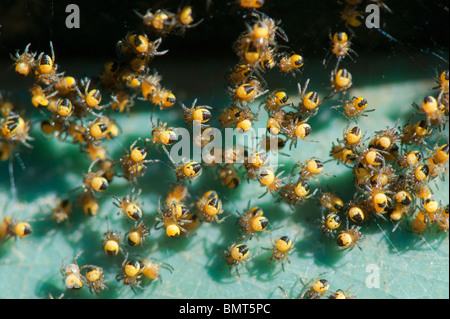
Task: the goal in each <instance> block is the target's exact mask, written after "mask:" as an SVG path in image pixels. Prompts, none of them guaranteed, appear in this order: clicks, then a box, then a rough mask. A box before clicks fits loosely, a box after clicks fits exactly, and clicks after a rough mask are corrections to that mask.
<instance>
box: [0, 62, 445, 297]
mask: <svg viewBox="0 0 450 319" xmlns="http://www.w3.org/2000/svg"><path fill="white" fill-rule="evenodd" d="M381 61H382V60H381ZM317 64H318V63H316V64H315V65H317ZM311 65H314V64H313V62H312V63H311ZM356 65H358V64H355V67H354V69H355V74H356V75H355V74H354V81H355V86H354V88H353V89H352V90H351V92H350V95H351V96H352V95H363V96H366V97H367V99H368V101H369V107H370V108H375V109H376V111H375V112H372V113H370V115H369V117H366V118H360V119H359V121H358V125H359V126H360V127H361V128H363V129H364V130H366V131H367V136H369V135H370V134H371V133H373V132H374V131H376V130H382V129H385V128H386V126H392V125H393V124H394V123H395V120H396V119H397V117H400V119H401V121H400V123H403V122H404V121H406V119H407V118H408V116H409V114H411V112H412V111H413V108H412V106H411V104H412V102H418V101H420V100H421V99H422V98H423V96H424V95H426V94H428V92H429V89H430V88H431V87H433V86H434V83H433V79H432V77H431V76H430V77H428V78H427V77H408V78H405V77H402V76H398V74H397V73H396V70H387V69H382V68H379V69H378V70H383V71H378V72H383V77H376V76H373V77H369V78H367V77H366V78H364V77H363V75H362V76H360V75H359V74H358V72H359V71H357V68H356ZM380 65H381V64H374V65H373V66H372V68H373V69H374V70H376V69H377V66H380ZM196 66H197V68H196ZM200 66H201V64H197V65H191V66H190V68H194V69H197V70H200V71H199V74H197V77H198V78H199V80H198V81H189V83H186V85H185V86H184V87H182V85H180V83H181V82H182V81H180V83H177V82H176V81H175V82H171V77H172V78H173V77H174V73H171V71H174V70H176V67H177V65H173V64H172V65H170V66H164V65H162V66H161V69H159V68H158V71H159V72H160V73H161V74H162V75H163V77H164V80H163V82H164V83H165V85H166V86H167V87H170V88H172V89H173V90H174V92H179V94H178V97H179V101H180V102H183V103H184V104H186V105H190V103H191V101H192V100H193V99H194V97H199V103H201V104H203V103H204V104H209V105H211V106H213V107H216V108H218V109H220V108H222V107H224V106H226V105H227V103H229V100H228V97H227V96H226V95H225V92H224V90H223V89H220V85H219V84H220V83H221V80H218V79H216V80H215V81H208V82H207V83H208V86H207V87H206V88H205V87H204V86H203V87H202V85H199V82H201V79H202V76H205V74H207V72H210V71H211V68H210V67H208V66H206V67H205V70H201V69H200ZM216 67H217V66H216ZM190 68H187V70H186V69H185V70H184V71H180V72H178V73H177V76H178V77H180V78H184V79H186V77H187V76H189V72H190V71H191V69H190ZM311 68H312V67H311ZM179 70H182V69H181V68H180V69H179ZM304 72H305V73H304V74H306V75H309V74H316V75H315V77H314V78H312V81H311V83H310V86H311V87H312V88H317V89H318V90H319V93H321V94H322V96H323V95H324V92H325V89H324V88H323V87H324V86H323V85H322V84H321V83H326V81H327V78H326V76H325V77H322V78H320V76H322V75H321V74H320V73H314V72H312V71H311V69H309V70H308V65H306V68H305V71H304ZM309 72H311V73H309ZM321 72H323V74H326V71H321ZM165 74H167V75H168V76H167V77H165V76H164V75H165ZM306 75H301V76H300V77H298V78H292V77H283V78H280V79H278V80H275V81H274V82H273V83H270V87H271V88H272V89H273V88H279V87H285V88H286V89H288V90H289V92H290V96H291V97H292V98H293V101H294V102H295V101H297V100H298V97H297V96H296V83H297V82H298V81H300V82H302V83H303V82H304V81H305V80H306ZM166 79H167V80H166ZM359 79H361V82H359V81H360V80H359ZM386 79H395V80H394V81H387V80H386ZM184 83H185V82H184ZM171 84H173V85H172V86H171ZM325 87H326V85H325ZM202 88H203V90H202ZM211 88H213V89H216V90H217V92H219V94H218V95H213V94H212V93H210V92H216V91H211ZM22 98H23V99H24V100H25V99H26V95H25V97H23V96H22ZM210 102H211V103H210ZM330 105H334V104H333V101H330V102H327V104H325V105H324V106H323V108H322V109H321V110H320V112H319V114H318V115H317V117H316V118H314V119H313V121H312V124H311V125H312V127H313V132H312V133H311V135H310V140H314V141H319V143H314V142H310V143H305V142H301V141H300V142H299V146H298V147H297V149H295V150H292V151H291V152H290V157H283V156H282V155H280V157H279V159H280V162H281V163H283V164H285V168H280V170H283V169H286V170H287V171H289V169H290V167H291V165H292V163H293V162H295V161H298V160H302V161H304V160H306V159H307V158H309V157H312V156H315V157H318V158H321V159H323V160H327V159H328V158H329V155H328V154H329V151H330V148H331V143H332V142H335V141H336V139H337V138H341V136H342V130H343V129H344V128H345V127H346V125H347V122H346V119H345V118H344V117H343V116H342V115H340V114H339V113H338V112H336V111H335V110H331V109H329V106H330ZM252 107H253V108H256V107H257V103H256V104H253V105H252ZM151 108H152V106H151V104H150V103H144V102H141V103H138V105H136V106H135V108H134V109H133V110H132V112H131V114H130V116H129V117H127V116H125V115H119V116H118V117H117V118H118V122H119V124H120V126H121V128H122V135H121V136H120V137H119V138H118V139H117V140H115V141H108V142H107V145H108V147H109V149H110V150H111V154H112V155H113V156H114V157H115V158H118V156H120V154H121V153H122V152H123V150H124V149H125V148H128V147H129V145H130V144H131V143H132V141H133V140H134V139H135V138H137V137H138V136H144V137H148V136H150V129H151V126H150V122H149V115H150V110H151ZM218 112H219V111H218V110H217V109H216V110H214V114H218ZM262 113H264V112H262ZM35 116H38V115H37V114H35ZM155 116H158V117H162V118H163V119H164V120H167V121H169V122H170V123H171V124H172V123H173V124H175V123H182V113H181V112H180V110H177V109H174V110H170V111H166V112H160V111H156V113H155ZM265 123H266V117H265V116H264V115H263V114H261V116H260V121H259V122H258V124H257V127H264V125H265ZM440 134H441V135H443V136H446V139H448V129H447V130H444V131H443V132H441V133H440ZM32 136H33V137H35V138H36V140H35V141H33V143H32V144H33V146H34V148H33V149H32V150H24V151H23V152H22V153H21V155H20V156H21V159H22V161H23V163H24V165H25V169H24V170H22V169H21V167H20V166H19V165H18V162H17V161H15V163H14V176H15V183H16V187H17V193H18V197H19V203H13V202H10V183H9V174H8V166H7V164H6V163H0V203H1V205H0V217H2V218H3V217H4V216H7V215H11V214H13V216H14V217H16V218H20V219H33V218H43V220H37V221H35V222H32V225H33V227H34V232H33V234H32V235H31V236H30V237H29V238H27V239H25V240H20V239H19V240H17V241H14V240H9V241H7V242H2V243H1V245H0V282H1V283H2V284H1V287H0V298H48V297H49V294H51V295H52V296H53V297H57V296H59V295H60V294H62V293H64V298H92V297H95V296H94V295H91V294H90V293H89V291H88V290H87V289H82V290H81V291H67V290H66V289H65V288H64V283H63V281H62V277H61V274H60V268H61V264H62V262H63V260H64V261H65V262H66V263H69V262H71V261H72V259H73V258H74V257H75V255H76V254H77V253H79V252H80V251H84V253H83V254H82V255H81V257H80V258H79V260H78V262H79V264H80V265H83V264H95V265H98V266H101V267H103V268H104V271H105V273H106V280H107V284H108V287H109V290H107V291H103V292H101V293H100V294H98V297H100V298H284V295H283V293H282V292H281V290H280V289H279V288H278V286H282V287H283V288H284V289H285V290H286V291H287V292H288V294H290V295H291V296H292V297H293V296H296V295H298V293H299V292H300V291H301V289H302V285H301V283H300V281H299V277H301V278H302V279H303V280H304V281H307V280H310V279H312V278H314V277H316V276H317V275H319V274H321V273H325V274H324V275H323V277H325V278H327V279H328V280H329V282H330V284H331V287H330V288H331V289H332V290H337V289H343V290H346V289H347V288H349V287H351V293H352V294H354V295H356V296H357V298H448V297H449V285H448V283H449V258H448V257H449V241H448V234H441V233H439V234H438V233H434V232H432V233H426V234H425V236H424V238H423V239H421V238H419V237H418V236H417V234H412V233H409V232H407V231H406V230H405V228H407V227H403V228H402V227H400V229H398V230H396V232H394V233H392V232H391V230H392V228H393V224H392V223H390V222H383V221H381V220H378V222H377V223H371V225H369V226H368V227H364V229H363V232H364V234H365V235H366V239H365V240H364V241H362V242H361V243H360V245H361V248H362V250H361V251H360V250H358V249H357V248H356V249H354V250H352V251H347V252H341V251H339V250H338V249H337V246H336V244H335V241H334V239H330V238H327V237H325V236H323V235H322V234H321V233H320V231H319V230H318V229H317V222H316V220H317V219H318V218H320V216H321V212H320V209H319V208H318V206H317V204H316V202H315V201H314V200H310V201H308V202H307V203H305V204H303V205H301V206H300V207H298V208H296V210H295V211H291V210H290V208H289V207H288V205H286V204H284V203H275V202H274V200H273V198H272V197H271V195H270V194H267V195H266V196H264V197H263V198H261V199H258V197H259V196H260V195H261V194H262V193H263V192H264V190H263V189H262V187H260V186H259V183H257V182H255V181H251V182H250V183H247V182H246V181H245V179H243V182H242V184H241V186H240V187H239V188H238V189H237V190H235V191H232V190H228V189H225V188H224V187H223V186H221V184H220V183H219V182H218V181H217V180H214V172H213V170H214V169H211V168H204V171H203V174H202V176H201V177H200V178H199V179H198V180H197V181H195V182H194V183H193V184H192V185H191V186H190V193H191V194H192V195H193V196H194V197H195V196H199V195H200V194H201V193H202V192H203V191H206V190H208V189H216V190H217V191H219V193H220V195H221V196H222V198H223V199H224V207H225V213H224V215H226V214H229V213H233V212H234V211H235V210H236V209H238V210H239V211H242V210H243V209H245V208H246V207H247V204H248V200H249V199H251V200H252V204H253V205H259V206H261V207H262V208H263V209H264V212H265V215H266V216H267V217H268V219H269V220H270V222H271V226H270V227H271V228H275V227H282V228H280V229H278V230H276V231H274V232H273V233H271V234H261V235H260V236H259V240H258V239H256V238H253V239H252V240H251V241H249V242H248V246H249V248H250V251H251V252H250V255H251V256H255V255H256V256H255V257H254V258H253V259H252V260H251V261H250V262H249V263H248V270H246V269H245V268H241V269H240V274H241V276H240V278H238V277H237V276H236V275H235V274H234V272H232V274H231V275H230V274H229V272H228V266H227V265H226V263H225V261H224V259H223V254H222V250H224V249H226V248H227V246H230V245H231V244H233V243H234V242H235V240H236V238H237V236H238V230H237V227H236V220H237V216H236V214H233V215H232V216H231V217H229V218H228V219H227V220H226V221H225V222H223V223H222V224H202V225H200V227H199V228H198V229H197V230H196V231H195V233H194V234H193V235H192V236H190V237H187V238H186V237H181V238H176V239H170V238H166V237H164V235H163V230H159V231H156V230H154V229H152V232H151V235H150V237H149V238H147V240H146V242H145V245H144V246H143V247H135V248H130V249H129V253H130V254H131V255H133V254H139V255H143V256H152V257H154V258H157V259H158V260H160V261H164V262H166V263H168V264H170V265H171V266H173V268H174V269H175V270H174V272H173V273H172V274H170V273H169V272H167V271H164V270H162V277H163V282H162V284H160V285H158V283H156V282H154V283H151V282H149V281H147V282H146V281H144V283H143V286H144V287H145V288H146V289H145V290H143V291H141V290H139V289H138V290H137V294H136V295H135V294H134V293H133V292H132V291H131V290H130V288H129V287H125V286H122V284H121V282H117V281H116V280H115V276H116V274H118V273H119V267H120V265H121V263H122V261H123V256H122V255H119V256H117V257H115V258H109V257H107V256H106V255H105V254H104V252H103V250H102V245H101V239H102V235H103V233H104V232H105V231H106V229H107V224H106V220H105V218H106V217H108V219H109V221H110V223H111V225H112V226H111V228H112V229H117V230H121V231H122V232H123V233H125V232H126V231H127V229H128V228H129V227H130V226H131V225H130V224H128V223H127V222H126V221H125V220H124V218H123V216H122V215H117V214H116V212H117V209H116V208H115V207H114V206H113V205H112V198H110V197H108V196H102V197H101V209H100V212H99V214H98V215H97V216H95V217H91V218H89V217H86V216H84V215H83V213H82V212H81V211H80V209H79V208H78V207H75V209H74V212H73V216H72V218H71V220H70V223H68V224H61V225H57V224H56V223H55V222H54V221H52V220H51V217H50V216H51V210H52V208H53V207H54V206H55V203H56V197H57V196H59V197H61V196H67V192H69V191H70V190H71V189H72V188H74V187H76V186H79V185H81V178H82V175H81V173H82V172H85V171H86V170H87V168H88V166H89V162H88V161H87V159H86V157H85V156H84V155H83V154H80V153H79V152H78V147H77V146H76V145H71V144H70V143H64V142H60V141H57V140H55V139H45V138H44V137H43V136H42V134H41V133H40V132H39V130H38V125H36V129H35V130H33V133H32ZM149 158H162V159H164V155H163V152H160V153H158V152H153V153H150V154H149ZM164 160H165V161H167V160H166V159H164ZM325 171H326V172H328V173H331V174H334V175H336V177H320V178H319V180H320V183H321V186H322V188H324V189H330V190H332V191H336V192H337V193H338V194H339V195H341V196H342V198H343V199H344V200H349V199H351V197H352V195H353V192H354V189H353V187H352V175H351V172H350V169H349V168H347V167H345V166H343V165H342V164H340V165H338V164H336V163H335V162H334V161H331V162H328V163H326V165H325ZM446 176H447V179H446V181H445V182H439V183H438V185H436V186H438V189H437V187H436V186H435V185H433V187H434V188H435V189H436V194H435V197H436V199H438V200H441V201H442V202H443V203H446V204H447V203H448V192H449V187H448V173H447V175H446ZM169 180H174V175H173V172H172V171H171V169H170V168H169V167H168V166H167V165H163V164H161V163H159V164H158V163H157V164H153V165H150V166H149V169H148V171H147V173H146V175H145V176H144V177H142V178H140V179H139V186H140V187H141V188H142V190H143V191H142V195H141V197H142V200H143V202H144V220H145V221H146V222H148V223H149V224H151V225H153V221H154V214H155V213H156V207H157V202H158V198H159V197H160V196H164V194H165V192H166V190H167V182H168V181H169ZM312 186H313V188H315V187H317V185H316V184H315V183H313V184H312ZM109 191H110V192H111V193H113V194H115V195H117V196H119V197H121V196H124V195H127V194H128V192H129V186H128V184H127V183H126V181H125V180H124V179H120V178H116V179H115V180H114V181H113V182H112V184H111V187H110V189H109ZM75 194H76V193H71V194H69V196H72V197H73V198H74V195H75ZM277 235H290V236H292V237H296V240H297V241H296V244H295V248H296V250H295V251H294V252H293V253H292V254H291V255H290V259H291V263H290V264H286V267H285V268H286V271H285V272H283V271H281V267H280V265H279V264H274V263H269V262H268V260H269V257H270V252H267V251H264V250H262V249H261V247H270V246H271V237H272V238H275V237H276V236H277ZM373 267H377V268H378V269H379V279H380V286H379V288H369V287H367V285H366V280H370V277H369V279H368V276H369V275H370V274H371V273H372V272H371V269H372V270H373V269H374V268H373Z"/></svg>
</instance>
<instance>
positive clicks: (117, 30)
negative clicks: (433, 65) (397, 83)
mask: <svg viewBox="0 0 450 319" xmlns="http://www.w3.org/2000/svg"><path fill="white" fill-rule="evenodd" d="M342 2H344V0H342ZM69 3H75V4H77V5H78V6H79V8H80V13H81V14H80V16H81V28H80V29H67V28H66V26H65V19H66V17H67V15H68V13H66V12H65V8H66V6H67V5H68V4H69ZM363 3H368V1H366V0H364V1H363ZM186 4H190V5H192V6H193V8H194V13H195V14H196V20H198V19H200V18H203V19H204V21H203V23H201V24H200V25H199V26H198V27H196V28H195V30H189V31H190V32H187V33H186V35H185V36H175V35H173V36H169V37H168V39H170V40H167V41H164V45H163V49H169V50H178V49H179V50H182V51H183V55H186V56H188V55H189V56H195V57H200V58H201V57H205V56H215V57H220V56H227V55H230V56H231V55H234V53H233V51H232V49H231V44H232V43H233V41H235V39H236V38H237V36H238V35H239V34H240V33H241V32H242V31H243V30H245V21H244V19H243V14H245V13H246V12H248V11H245V10H242V9H240V8H239V5H238V3H237V1H236V0H226V1H213V0H211V1H208V0H192V1H173V0H172V1H169V0H161V1H158V0H155V1H126V0H109V1H95V2H94V1H86V0H71V1H65V0H64V1H61V0H58V1H56V0H54V1H49V0H45V1H44V0H15V1H13V0H2V1H1V3H0V24H1V25H2V28H1V29H0V32H1V35H0V52H2V58H5V52H7V53H8V54H7V55H6V56H8V55H9V53H11V52H15V51H16V50H17V49H19V48H20V49H21V50H23V48H24V47H25V45H26V44H28V43H30V42H31V43H32V47H31V50H32V51H38V52H41V51H48V43H49V41H50V40H51V41H53V44H54V46H55V51H56V52H57V55H58V56H59V57H61V56H63V57H65V58H73V57H77V58H80V59H83V58H89V57H94V56H95V57H105V58H108V57H114V56H115V44H116V42H117V41H118V40H120V39H121V38H123V36H124V35H125V34H126V33H127V32H130V31H134V30H139V29H140V28H141V27H142V23H141V19H140V18H139V17H138V16H137V15H136V14H135V13H134V12H133V9H136V10H138V11H139V12H141V13H145V11H146V10H147V9H149V8H152V9H153V10H154V9H158V8H165V9H167V10H169V11H172V12H176V11H177V9H178V8H179V7H181V6H182V5H186ZM386 4H387V5H388V6H389V7H390V8H391V10H392V11H393V14H391V13H389V12H386V11H383V10H381V22H382V27H381V30H382V31H379V30H374V29H372V30H371V29H367V28H366V27H365V25H364V23H363V24H362V26H360V27H359V28H355V29H354V30H355V32H356V38H354V39H353V42H355V44H357V46H358V53H365V52H366V53H367V52H368V53H374V54H400V53H401V51H402V52H403V51H408V52H411V53H419V54H420V53H431V54H434V55H439V56H441V57H444V58H445V59H446V60H448V46H449V41H448V39H449V12H448V8H449V1H448V0H433V1H425V0H423V1H422V0H411V1H400V0H396V1H392V0H388V1H386ZM364 7H365V5H364V6H363V7H362V8H364ZM342 8H343V5H342V3H340V2H339V1H332V0H330V1H323V0H301V1H300V0H296V1H295V0H294V1H275V0H272V1H271V0H266V4H265V5H264V6H263V8H262V9H261V11H263V12H265V13H267V14H268V15H269V16H270V17H272V18H274V19H282V22H281V26H282V28H283V29H284V30H285V32H286V34H287V35H288V36H289V40H290V41H289V50H295V51H297V52H301V53H302V54H304V55H305V56H310V57H311V56H314V55H316V54H319V55H320V56H322V55H323V53H324V52H326V50H328V48H329V38H328V33H329V31H330V30H332V31H333V32H335V31H336V30H346V29H345V27H344V25H343V23H342V20H341V19H340V11H341V10H342ZM383 32H385V33H387V34H389V35H391V36H392V37H394V38H395V39H396V40H397V41H392V40H390V38H389V37H387V36H385V34H383ZM280 42H281V41H280Z"/></svg>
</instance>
